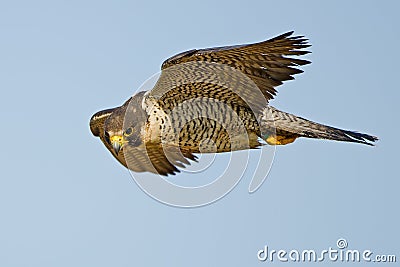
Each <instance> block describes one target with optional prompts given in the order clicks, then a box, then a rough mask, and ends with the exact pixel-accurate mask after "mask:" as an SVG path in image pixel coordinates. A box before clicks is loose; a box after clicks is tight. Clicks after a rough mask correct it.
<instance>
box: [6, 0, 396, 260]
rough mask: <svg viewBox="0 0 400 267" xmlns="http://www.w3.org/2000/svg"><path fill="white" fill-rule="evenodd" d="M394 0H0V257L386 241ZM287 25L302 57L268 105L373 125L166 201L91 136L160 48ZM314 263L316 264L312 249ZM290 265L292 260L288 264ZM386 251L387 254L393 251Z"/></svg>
mask: <svg viewBox="0 0 400 267" xmlns="http://www.w3.org/2000/svg"><path fill="white" fill-rule="evenodd" d="M399 10H400V5H399V4H398V1H351V2H350V1H291V2H290V3H289V1H256V2H254V3H252V4H250V3H249V2H248V1H247V2H246V1H219V2H217V1H215V2H214V1H192V2H188V1H182V2H176V1H165V2H164V3H162V2H160V3H157V2H149V1H147V2H145V1H141V2H134V1H114V2H112V1H13V2H11V1H2V2H1V3H0V34H1V38H0V77H1V78H0V88H1V95H2V97H1V98H0V119H1V131H0V137H1V140H2V151H3V153H1V156H0V157H1V159H0V162H1V171H0V174H1V179H0V214H1V215H0V216H1V217H0V266H9V267H11V266H12V267H14V266H41V267H44V266H262V265H268V264H270V263H260V262H259V261H258V260H257V256H256V253H257V251H258V250H259V249H261V248H262V247H263V246H264V245H269V246H270V247H271V248H272V249H287V250H290V249H326V248H328V247H330V246H332V247H334V246H335V242H336V240H337V239H338V238H340V237H343V238H346V239H347V241H348V243H349V247H350V248H353V249H360V250H361V249H371V250H373V251H374V252H376V253H381V254H385V253H386V254H397V257H398V260H400V259H399V258H400V249H399V241H398V240H399V238H400V233H399V228H398V226H399V225H400V218H399V207H398V204H399V202H400V199H399V193H398V190H399V188H400V179H399V172H398V169H397V164H398V159H399V156H398V149H399V143H398V140H399V132H400V127H399V124H398V123H399V119H398V116H399V111H398V110H399V104H398V101H399V99H400V93H399V86H398V81H397V78H398V63H399V53H398V48H399V47H400V32H399V29H398V26H399V25H400V19H399V15H398V11H399ZM289 30H295V32H296V34H302V35H305V36H306V37H308V38H309V39H310V42H311V43H312V44H313V46H312V47H311V51H312V52H313V53H312V54H311V55H309V56H307V57H308V58H309V59H310V60H312V61H313V63H312V64H311V65H309V66H306V67H305V68H304V69H305V73H303V74H301V75H299V76H297V78H296V81H294V82H288V83H286V84H285V85H283V86H282V87H280V88H279V95H278V97H277V98H276V100H274V101H273V102H272V105H274V106H276V107H278V108H280V109H282V110H285V111H288V112H291V113H295V114H298V115H301V116H303V117H306V118H309V119H312V120H315V121H319V122H322V123H327V124H330V125H334V126H338V127H342V128H347V129H352V130H359V131H363V132H367V133H371V134H375V135H377V136H379V137H380V139H381V140H380V141H379V142H378V144H377V146H376V147H368V146H363V145H357V144H344V143H338V142H327V141H318V140H298V141H297V142H295V143H294V144H292V145H288V146H285V147H279V148H278V149H277V153H276V157H275V161H274V164H273V167H272V170H271V172H270V175H269V176H268V179H267V180H266V182H265V183H264V185H263V186H262V187H261V188H260V190H259V191H257V192H256V193H255V194H252V195H250V194H248V192H247V187H248V183H249V181H250V179H251V177H244V178H243V180H242V181H241V182H240V183H239V185H238V186H237V187H236V188H235V189H234V190H233V191H232V192H231V193H230V194H229V195H228V196H226V197H225V198H223V199H222V200H220V201H218V202H216V203H215V204H213V205H210V206H206V207H203V208H197V209H179V208H172V207H169V206H166V205H163V204H160V203H159V202H157V201H155V200H153V199H152V198H150V197H149V196H147V195H146V194H145V193H143V192H142V191H141V190H140V189H139V188H138V186H137V185H136V184H135V183H134V182H133V180H132V179H131V177H130V175H129V173H128V171H127V170H126V169H124V168H123V167H122V166H121V165H119V164H118V163H117V162H116V161H115V160H114V159H113V158H112V156H111V154H110V153H109V152H108V151H106V149H105V148H104V147H103V145H102V144H101V143H100V141H99V140H97V139H95V138H94V137H92V136H91V133H90V131H89V127H88V121H89V118H90V116H91V115H92V114H93V113H94V112H96V111H98V110H100V109H103V108H108V107H112V106H116V105H120V104H121V103H123V102H124V101H125V100H126V99H127V98H128V97H129V96H130V95H131V94H132V92H133V91H134V90H136V88H138V87H139V86H140V85H141V84H142V82H144V81H145V80H146V79H147V78H148V77H150V76H151V75H153V74H154V73H156V72H157V71H158V70H159V68H160V65H161V63H162V61H163V60H164V59H166V58H168V57H170V56H171V55H173V54H175V53H177V52H181V51H184V50H188V49H192V48H204V47H212V46H221V45H228V44H240V43H248V42H256V41H261V40H264V39H267V38H270V37H273V36H275V35H277V34H280V33H283V32H286V31H289ZM325 264H327V263H325ZM296 266H301V264H299V263H297V265H296ZM392 266H393V264H392Z"/></svg>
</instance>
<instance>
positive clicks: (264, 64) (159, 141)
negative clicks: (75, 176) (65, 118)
mask: <svg viewBox="0 0 400 267" xmlns="http://www.w3.org/2000/svg"><path fill="white" fill-rule="evenodd" d="M307 47H309V44H307V40H306V39H305V38H304V37H302V36H295V37H293V36H292V32H289V33H285V34H282V35H280V36H278V37H275V38H273V39H270V40H267V41H264V42H260V43H255V44H248V45H238V46H227V47H218V48H209V49H200V50H190V51H187V52H183V53H180V54H178V55H176V56H173V57H171V58H169V59H167V60H166V61H165V62H164V63H163V64H162V72H161V76H160V77H159V79H158V81H157V83H156V85H155V86H154V88H153V89H152V90H150V91H148V92H139V93H138V94H136V95H134V96H133V97H131V98H130V99H129V100H128V101H126V102H125V103H124V104H123V105H122V106H121V107H117V108H114V109H108V110H104V111H100V112H98V113H96V114H94V115H93V117H92V118H91V120H90V129H91V131H92V133H93V135H95V136H98V137H100V139H101V140H102V142H103V143H104V144H105V146H106V147H107V149H108V150H110V151H111V153H112V154H113V155H114V157H116V159H117V160H118V161H119V162H120V163H121V164H123V165H124V166H125V167H127V168H129V169H131V170H133V171H137V172H144V171H147V172H153V173H159V174H162V175H167V174H175V173H176V172H179V169H178V168H177V167H181V168H183V167H184V166H185V165H187V164H190V161H189V160H188V159H190V160H193V161H195V160H196V156H195V155H194V154H195V153H213V152H229V151H234V150H242V149H249V148H250V149H251V148H257V147H259V146H261V145H263V142H262V141H261V140H264V141H266V142H267V143H268V144H270V145H284V144H288V143H291V142H293V141H294V140H295V139H296V138H298V137H307V138H319V139H330V140H337V141H346V142H355V143H363V144H369V145H372V143H373V142H375V141H376V140H377V138H376V137H374V136H370V135H367V134H361V133H357V132H353V131H347V130H341V129H337V128H333V127H330V126H326V125H322V124H318V123H315V122H311V121H309V120H306V119H303V118H300V117H297V116H295V115H292V114H289V113H285V112H282V111H279V110H277V109H275V108H273V107H271V106H269V104H268V102H269V100H271V99H272V98H273V97H274V96H275V95H276V90H275V87H277V86H279V85H281V84H282V82H283V81H286V80H291V79H293V75H294V74H298V73H301V72H302V70H299V69H298V67H299V66H302V65H306V64H309V63H310V62H309V61H307V60H304V59H299V58H297V56H301V55H304V54H307V53H308V51H304V50H303V49H304V48H307Z"/></svg>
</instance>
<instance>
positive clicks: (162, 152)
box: [123, 144, 197, 175]
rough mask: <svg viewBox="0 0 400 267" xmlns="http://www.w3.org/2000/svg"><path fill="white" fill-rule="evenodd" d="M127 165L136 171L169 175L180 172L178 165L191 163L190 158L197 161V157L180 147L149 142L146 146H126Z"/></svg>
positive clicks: (183, 166)
mask: <svg viewBox="0 0 400 267" xmlns="http://www.w3.org/2000/svg"><path fill="white" fill-rule="evenodd" d="M123 154H124V155H125V160H126V166H127V167H128V168H129V169H130V170H132V171H135V172H145V171H147V172H152V173H156V174H161V175H168V174H172V175H175V173H177V172H180V171H179V169H178V168H177V167H181V168H185V166H186V165H190V162H189V161H188V159H191V160H193V161H196V159H197V157H196V156H195V155H193V154H192V153H190V152H188V151H184V150H182V149H180V148H178V147H173V146H165V145H164V146H161V145H160V144H147V145H146V147H133V146H129V145H128V146H125V147H124V153H123Z"/></svg>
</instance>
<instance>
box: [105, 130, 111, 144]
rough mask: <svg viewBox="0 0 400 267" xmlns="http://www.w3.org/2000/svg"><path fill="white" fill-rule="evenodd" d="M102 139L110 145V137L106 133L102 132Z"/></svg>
mask: <svg viewBox="0 0 400 267" xmlns="http://www.w3.org/2000/svg"><path fill="white" fill-rule="evenodd" d="M104 139H106V142H107V143H108V144H111V142H110V135H109V134H108V132H104Z"/></svg>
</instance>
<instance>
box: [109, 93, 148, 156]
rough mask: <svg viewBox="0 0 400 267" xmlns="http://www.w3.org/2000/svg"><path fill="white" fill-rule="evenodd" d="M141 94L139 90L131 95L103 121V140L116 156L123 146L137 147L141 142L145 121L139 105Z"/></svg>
mask: <svg viewBox="0 0 400 267" xmlns="http://www.w3.org/2000/svg"><path fill="white" fill-rule="evenodd" d="M143 94H144V92H140V93H138V94H136V95H134V96H133V97H131V98H130V99H129V100H128V101H126V102H125V103H124V104H123V105H122V106H121V107H119V108H116V109H114V110H113V112H112V113H111V114H110V116H108V117H107V118H106V119H105V121H104V141H105V142H107V143H108V145H109V146H110V147H111V148H112V151H113V152H114V153H115V155H117V156H118V154H119V153H120V152H121V151H122V149H123V148H124V146H127V145H129V146H132V147H137V146H139V145H141V144H142V143H143V141H142V135H141V133H142V128H143V126H144V124H145V122H146V116H145V112H144V110H143V109H142V107H141V101H142V98H143Z"/></svg>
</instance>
